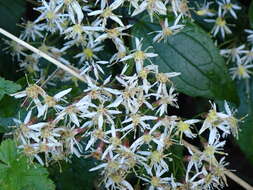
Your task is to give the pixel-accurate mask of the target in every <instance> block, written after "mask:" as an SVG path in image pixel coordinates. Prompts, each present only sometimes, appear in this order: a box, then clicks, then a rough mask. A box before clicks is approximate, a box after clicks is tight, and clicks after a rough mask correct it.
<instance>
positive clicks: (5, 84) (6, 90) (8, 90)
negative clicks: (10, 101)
mask: <svg viewBox="0 0 253 190" xmlns="http://www.w3.org/2000/svg"><path fill="white" fill-rule="evenodd" d="M20 89H21V86H20V85H19V84H16V83H14V82H12V81H9V80H5V79H4V78H2V77H0V100H1V99H2V98H3V96H4V94H12V93H14V92H17V91H18V90H20Z"/></svg>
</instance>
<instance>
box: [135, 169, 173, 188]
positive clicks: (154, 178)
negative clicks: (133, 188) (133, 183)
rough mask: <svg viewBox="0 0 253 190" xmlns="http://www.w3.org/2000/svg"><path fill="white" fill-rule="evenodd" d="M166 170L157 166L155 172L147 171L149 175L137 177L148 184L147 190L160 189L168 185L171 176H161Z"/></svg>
mask: <svg viewBox="0 0 253 190" xmlns="http://www.w3.org/2000/svg"><path fill="white" fill-rule="evenodd" d="M166 172H168V170H166V169H162V168H160V167H158V168H157V170H155V174H153V173H152V172H150V173H148V175H149V176H144V177H141V176H138V177H139V178H140V179H142V180H143V181H145V182H147V183H148V184H149V188H148V190H155V189H157V190H162V189H164V188H165V187H167V188H169V187H170V186H169V184H170V182H171V177H162V175H163V174H165V173H166Z"/></svg>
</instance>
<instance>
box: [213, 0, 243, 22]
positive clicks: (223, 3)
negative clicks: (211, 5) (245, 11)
mask: <svg viewBox="0 0 253 190" xmlns="http://www.w3.org/2000/svg"><path fill="white" fill-rule="evenodd" d="M218 4H219V6H220V7H221V8H222V9H223V13H224V15H225V14H226V13H227V12H229V13H230V14H231V15H232V16H233V17H234V18H235V19H237V16H236V13H235V10H240V9H241V7H240V6H238V5H236V4H232V3H231V0H219V1H218Z"/></svg>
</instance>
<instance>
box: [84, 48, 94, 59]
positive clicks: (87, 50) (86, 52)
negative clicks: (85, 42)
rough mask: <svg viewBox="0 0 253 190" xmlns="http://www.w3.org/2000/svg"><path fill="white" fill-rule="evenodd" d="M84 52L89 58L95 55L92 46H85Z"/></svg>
mask: <svg viewBox="0 0 253 190" xmlns="http://www.w3.org/2000/svg"><path fill="white" fill-rule="evenodd" d="M83 53H84V54H85V55H86V56H87V58H88V59H91V58H92V57H93V55H94V54H93V51H92V49H90V48H85V49H84V50H83Z"/></svg>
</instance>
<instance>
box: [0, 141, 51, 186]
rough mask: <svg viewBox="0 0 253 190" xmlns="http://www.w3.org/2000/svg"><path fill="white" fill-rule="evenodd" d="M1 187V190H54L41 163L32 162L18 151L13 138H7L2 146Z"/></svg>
mask: <svg viewBox="0 0 253 190" xmlns="http://www.w3.org/2000/svg"><path fill="white" fill-rule="evenodd" d="M0 187H1V188H0V189H1V190H24V189H25V190H45V189H46V190H53V189H55V187H54V184H53V182H52V181H51V180H50V179H48V172H47V170H46V169H45V168H43V167H42V166H41V165H39V164H31V162H30V160H29V159H28V158H27V157H25V156H24V155H23V154H21V153H18V151H17V148H16V145H15V143H14V141H13V140H5V141H3V142H2V144H1V146H0Z"/></svg>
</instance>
